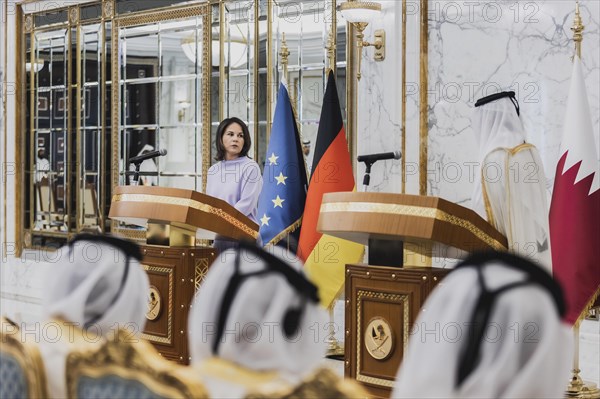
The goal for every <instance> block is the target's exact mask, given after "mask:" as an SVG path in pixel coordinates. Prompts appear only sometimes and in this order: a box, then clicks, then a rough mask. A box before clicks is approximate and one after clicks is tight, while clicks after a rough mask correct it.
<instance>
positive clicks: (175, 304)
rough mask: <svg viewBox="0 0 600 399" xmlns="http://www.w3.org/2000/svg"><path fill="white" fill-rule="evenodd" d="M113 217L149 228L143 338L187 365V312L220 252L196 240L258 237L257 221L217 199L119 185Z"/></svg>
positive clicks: (144, 250)
mask: <svg viewBox="0 0 600 399" xmlns="http://www.w3.org/2000/svg"><path fill="white" fill-rule="evenodd" d="M109 217H110V218H111V219H113V220H117V221H120V222H123V223H126V224H129V225H136V226H141V227H145V228H147V230H146V245H142V253H143V255H144V258H143V261H142V263H143V267H144V269H146V272H147V273H148V277H149V279H150V292H149V293H148V311H147V313H146V319H147V320H146V326H145V328H144V330H143V334H142V338H144V339H147V340H148V341H150V342H152V343H153V344H154V346H155V347H156V348H157V349H158V351H159V352H160V353H161V354H162V355H163V356H164V357H165V358H168V359H171V360H175V361H177V362H179V363H182V364H188V363H189V351H188V338H187V319H188V312H189V309H190V305H191V302H192V299H193V297H194V293H195V291H196V289H198V287H199V286H200V284H201V282H202V281H203V280H204V276H205V275H206V272H207V271H208V268H209V266H210V264H211V263H212V261H213V260H214V258H215V256H216V253H215V250H214V249H213V248H208V247H199V246H196V245H195V244H196V239H213V238H214V237H215V236H216V235H217V234H218V235H222V236H225V237H230V238H234V239H247V240H255V239H256V238H257V237H258V225H257V224H256V223H254V222H253V221H251V220H250V219H249V218H248V217H246V216H245V215H243V214H242V213H240V212H239V211H238V210H237V209H235V208H234V207H232V206H231V205H229V204H228V203H227V202H225V201H222V200H220V199H218V198H214V197H211V196H209V195H206V194H202V193H199V192H196V191H192V190H184V189H178V188H166V187H153V186H119V187H116V188H115V191H114V195H113V198H112V202H111V207H110V213H109Z"/></svg>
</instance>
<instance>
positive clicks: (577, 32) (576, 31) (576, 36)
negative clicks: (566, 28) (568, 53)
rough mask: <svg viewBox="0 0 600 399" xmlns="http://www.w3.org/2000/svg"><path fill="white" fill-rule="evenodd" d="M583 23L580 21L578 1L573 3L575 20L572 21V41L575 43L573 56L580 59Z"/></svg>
mask: <svg viewBox="0 0 600 399" xmlns="http://www.w3.org/2000/svg"><path fill="white" fill-rule="evenodd" d="M584 29H585V26H583V21H582V20H581V13H580V12H579V1H577V3H575V19H574V20H573V26H572V27H571V30H572V31H573V41H574V42H575V55H576V56H577V57H579V59H581V42H582V41H583V30H584Z"/></svg>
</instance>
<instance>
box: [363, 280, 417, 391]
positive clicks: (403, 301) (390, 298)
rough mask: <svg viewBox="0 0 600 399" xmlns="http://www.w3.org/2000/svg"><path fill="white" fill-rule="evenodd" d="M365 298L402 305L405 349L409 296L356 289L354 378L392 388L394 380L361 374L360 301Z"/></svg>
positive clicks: (408, 330)
mask: <svg viewBox="0 0 600 399" xmlns="http://www.w3.org/2000/svg"><path fill="white" fill-rule="evenodd" d="M365 298H367V299H373V300H376V301H379V302H391V303H395V304H400V305H402V308H403V314H404V317H403V320H402V330H403V332H402V336H403V337H404V339H403V342H402V345H403V347H404V348H405V349H406V345H407V343H408V336H409V335H410V326H409V323H408V321H409V317H408V316H409V314H410V306H409V301H408V299H409V297H408V295H407V294H390V293H385V292H377V291H370V290H358V295H357V298H356V334H357V335H358V337H357V338H356V380H357V381H359V382H364V383H367V384H373V385H378V386H382V387H386V388H392V387H393V386H394V380H386V379H383V378H377V377H372V376H369V375H365V374H362V367H361V352H362V350H361V349H362V345H363V343H364V339H363V327H362V302H363V300H364V299H365Z"/></svg>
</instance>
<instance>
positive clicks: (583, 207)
mask: <svg viewBox="0 0 600 399" xmlns="http://www.w3.org/2000/svg"><path fill="white" fill-rule="evenodd" d="M598 166H599V164H598V155H597V152H596V144H595V142H594V135H593V127H592V119H591V117H590V107H589V104H588V98H587V93H586V90H585V82H584V80H583V72H582V69H581V60H580V59H579V57H575V61H574V62H573V75H572V76H571V88H570V90H569V99H568V101H567V114H566V118H565V124H564V131H563V137H562V141H561V146H560V159H559V161H558V165H557V166H556V177H555V180H554V191H553V193H552V203H551V205H550V242H551V250H552V271H553V275H554V277H555V278H556V279H557V280H558V281H559V282H560V283H561V284H562V286H563V290H564V293H565V299H566V302H567V313H566V316H565V320H566V321H567V322H569V323H573V324H574V323H576V322H578V321H579V320H581V318H582V317H584V316H585V313H586V312H587V311H588V309H589V307H590V306H591V305H592V304H593V303H594V301H595V299H596V298H597V297H598V293H599V291H600V176H599V170H598V169H599V168H598Z"/></svg>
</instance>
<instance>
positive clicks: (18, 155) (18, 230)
mask: <svg viewBox="0 0 600 399" xmlns="http://www.w3.org/2000/svg"><path fill="white" fill-rule="evenodd" d="M29 17H31V16H29ZM31 18H32V19H31V21H30V23H31V27H33V17H31ZM25 20H27V18H25ZM15 24H16V26H15V32H20V31H21V27H22V24H23V8H22V6H19V7H17V16H16V19H15ZM4 26H5V27H7V26H8V23H7V24H5V25H4ZM28 34H29V35H30V43H31V39H32V38H31V33H28ZM24 42H25V35H16V48H17V52H16V63H17V65H18V66H19V67H18V68H16V81H17V87H25V86H26V85H25V79H27V76H26V75H25V68H24V67H22V65H24V62H23V61H24V60H26V58H25V52H24V51H23V50H24V44H23V43H24ZM31 58H33V54H31ZM30 62H31V61H30ZM29 79H30V80H29V83H30V86H29V87H33V73H32V74H30V76H29ZM5 92H6V90H5ZM30 97H31V98H30V103H29V105H30V107H31V108H29V109H33V96H30ZM19 104H20V105H21V106H17V107H15V133H16V134H15V164H16V165H22V164H23V147H24V145H22V143H23V142H24V141H25V140H24V136H25V133H24V131H25V129H24V127H25V124H26V121H25V113H24V110H25V109H26V105H25V104H26V97H25V94H24V90H21V91H20V92H19V94H18V95H17V96H16V100H15V105H19ZM6 117H7V115H6V113H5V114H4V118H5V120H6ZM30 124H33V121H30ZM5 134H8V132H7V131H6V130H5ZM7 139H8V137H7ZM4 159H6V158H4ZM14 182H15V183H14V184H15V237H14V238H15V242H16V243H17V245H16V246H17V248H16V249H17V251H16V252H17V253H16V254H15V255H16V256H17V257H20V256H21V254H22V252H23V245H24V244H25V243H26V235H25V233H24V230H25V226H24V220H23V219H24V217H25V216H24V209H23V197H24V195H23V194H24V193H23V190H24V188H23V186H24V185H23V184H21V182H23V168H16V171H15V180H14ZM27 183H28V184H29V182H27ZM5 204H6V203H5ZM4 208H5V209H6V205H5V207H4ZM30 209H31V208H30ZM4 220H6V219H4ZM5 234H6V235H8V230H5ZM30 237H31V234H30Z"/></svg>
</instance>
